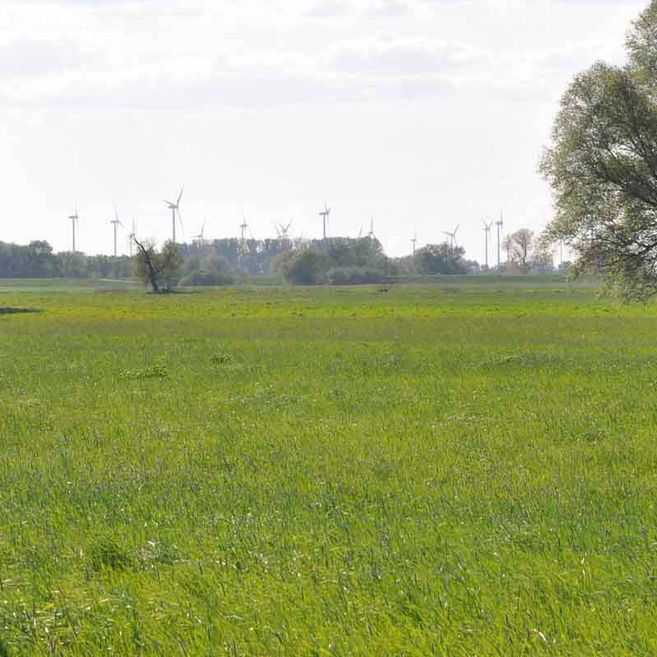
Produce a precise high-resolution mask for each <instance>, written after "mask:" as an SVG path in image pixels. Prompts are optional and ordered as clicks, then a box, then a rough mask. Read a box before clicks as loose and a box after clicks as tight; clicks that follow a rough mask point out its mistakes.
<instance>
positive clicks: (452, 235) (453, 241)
mask: <svg viewBox="0 0 657 657" xmlns="http://www.w3.org/2000/svg"><path fill="white" fill-rule="evenodd" d="M460 227H461V225H460V224H459V225H458V226H457V227H456V228H455V229H454V230H453V231H452V232H451V233H450V232H448V231H445V230H444V231H443V235H447V237H449V246H450V248H451V249H453V248H454V247H455V246H456V233H458V232H459V228H460Z"/></svg>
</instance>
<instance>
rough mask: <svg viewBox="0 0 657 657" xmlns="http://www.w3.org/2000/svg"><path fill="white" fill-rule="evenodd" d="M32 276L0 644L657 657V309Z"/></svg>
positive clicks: (12, 320) (5, 442)
mask: <svg viewBox="0 0 657 657" xmlns="http://www.w3.org/2000/svg"><path fill="white" fill-rule="evenodd" d="M109 289H110V290H112V291H111V292H107V291H106V292H105V293H102V294H101V293H98V292H97V291H94V289H93V288H84V287H78V288H76V289H57V288H55V287H53V288H52V289H40V288H39V287H38V286H37V285H36V284H35V285H30V284H26V285H22V286H19V285H17V286H12V285H8V286H6V287H4V288H3V291H2V292H1V293H0V306H2V307H3V308H5V309H31V310H37V311H39V312H31V313H21V312H6V313H4V314H0V362H1V363H2V367H1V368H0V482H2V485H1V486H0V655H2V657H7V656H11V657H14V656H19V655H20V656H23V655H25V656H36V657H39V656H43V657H45V656H46V655H62V656H71V657H73V656H80V657H81V656H83V655H84V656H87V655H140V656H144V657H146V656H149V657H150V656H155V655H161V656H167V657H170V656H172V655H180V656H188V657H192V656H193V657H196V656H201V655H203V656H210V655H229V656H233V657H237V656H239V655H243V656H247V655H248V656H251V655H279V656H289V657H299V656H308V657H310V656H314V657H320V656H329V655H333V656H336V657H337V656H340V657H347V656H365V655H386V656H398V657H402V656H404V657H427V656H428V655H436V656H441V657H474V656H475V655H479V656H481V657H488V656H490V655H501V656H502V655H503V656H505V657H506V656H516V655H517V656H520V655H532V656H533V655H546V656H547V655H551V656H569V657H572V656H578V655H582V656H584V655H586V656H593V655H597V656H600V657H610V656H615V655H618V656H621V655H628V656H629V655H633V656H645V657H649V656H653V655H655V654H657V596H656V592H657V502H656V500H657V449H656V448H655V427H656V422H657V404H656V399H657V397H656V395H657V311H656V309H655V308H654V307H652V306H629V307H628V306H625V307H623V306H617V305H614V304H612V303H611V302H610V301H602V300H599V299H597V298H596V297H595V294H594V292H593V291H592V290H591V289H588V288H586V287H577V288H575V287H568V286H567V285H565V284H563V283H546V284H544V285H542V286H536V285H535V284H534V285H532V283H531V282H528V281H524V280H519V281H518V283H517V284H515V283H512V282H509V281H508V280H507V281H506V282H505V283H500V282H499V281H495V280H490V281H488V283H485V284H478V285H473V284H470V283H468V281H467V280H463V281H461V282H459V283H458V284H452V285H435V286H432V287H428V286H427V287H394V288H392V289H391V290H390V291H389V292H387V293H381V292H379V291H378V288H377V287H376V286H369V287H368V286H366V287H360V288H351V289H345V288H315V289H307V288H298V289H294V290H287V289H282V288H272V289H266V290H263V289H225V290H205V291H203V292H201V293H189V294H175V295H169V296H166V297H157V296H154V295H147V294H145V293H143V292H142V291H139V290H129V289H126V290H121V289H114V288H109Z"/></svg>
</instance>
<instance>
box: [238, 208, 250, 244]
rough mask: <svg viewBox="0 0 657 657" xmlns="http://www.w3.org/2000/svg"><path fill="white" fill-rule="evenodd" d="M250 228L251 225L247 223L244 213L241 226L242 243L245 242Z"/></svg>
mask: <svg viewBox="0 0 657 657" xmlns="http://www.w3.org/2000/svg"><path fill="white" fill-rule="evenodd" d="M248 227H249V224H248V223H246V217H245V216H244V212H242V223H241V224H240V242H242V243H243V242H244V237H245V233H246V229H247V228H248Z"/></svg>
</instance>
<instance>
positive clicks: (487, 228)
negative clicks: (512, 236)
mask: <svg viewBox="0 0 657 657" xmlns="http://www.w3.org/2000/svg"><path fill="white" fill-rule="evenodd" d="M482 222H483V224H484V233H485V234H486V238H485V239H486V269H488V238H489V237H490V230H491V228H492V227H493V223H494V222H492V221H491V222H490V223H486V222H485V221H484V220H483V219H482Z"/></svg>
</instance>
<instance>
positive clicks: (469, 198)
mask: <svg viewBox="0 0 657 657" xmlns="http://www.w3.org/2000/svg"><path fill="white" fill-rule="evenodd" d="M646 4H647V0H317V1H313V0H307V1H301V0H268V1H266V2H263V1H261V2H255V1H252V0H48V1H47V2H44V1H38V0H0V176H1V177H0V185H1V188H2V200H3V213H4V220H3V221H2V222H1V223H0V226H1V228H0V239H1V240H4V241H17V242H21V243H23V242H27V241H29V240H31V239H47V240H48V241H50V242H51V243H52V244H53V245H54V247H55V248H56V249H58V250H63V249H68V248H70V228H69V224H68V223H67V219H66V217H67V216H68V215H69V214H70V213H71V211H72V210H73V207H74V204H75V203H77V204H78V207H79V214H80V232H79V242H78V246H79V248H80V249H81V250H84V251H87V252H89V253H96V252H105V253H109V252H110V251H111V248H112V234H111V229H112V227H111V226H110V224H109V220H110V219H111V218H112V214H113V210H112V206H113V203H116V205H117V207H118V211H119V213H120V216H121V218H122V219H123V221H124V223H125V225H126V226H128V227H129V225H130V223H131V221H132V219H133V217H134V219H135V220H136V221H137V227H138V233H139V234H140V235H141V236H143V237H152V238H156V239H164V238H165V237H167V236H168V235H169V233H170V221H169V211H168V210H167V208H166V206H165V205H164V203H163V202H162V199H163V198H170V197H175V196H176V195H177V193H178V191H179V189H180V187H181V185H182V184H183V183H184V184H185V185H186V189H185V194H184V196H183V200H182V204H181V209H182V214H183V220H184V226H185V236H186V237H187V239H189V238H190V235H193V234H195V233H197V232H198V231H199V230H200V227H201V225H202V224H203V222H204V221H205V222H206V225H205V235H206V237H208V238H212V237H224V236H236V235H237V234H238V232H239V228H238V226H239V224H240V223H241V216H242V212H244V214H245V216H246V217H247V220H248V222H249V224H250V230H251V232H252V234H253V236H254V237H256V238H263V237H266V236H273V235H274V234H275V228H274V224H275V223H277V222H284V223H287V222H288V221H290V220H291V221H292V222H293V224H292V230H291V232H292V234H294V235H303V236H304V237H318V236H320V235H321V218H320V217H319V216H318V214H317V213H318V211H319V210H320V209H321V206H322V205H323V203H324V201H326V202H327V203H328V204H329V205H330V206H331V207H332V210H333V211H332V214H331V223H330V228H329V231H330V234H331V235H347V236H357V235H358V233H359V230H360V229H361V226H362V227H363V231H365V232H366V231H367V230H368V229H369V222H370V217H374V231H375V234H376V235H377V237H379V239H380V240H381V241H382V243H383V245H384V247H385V249H386V251H387V252H388V253H390V254H393V255H401V254H404V253H408V252H409V251H410V249H411V245H410V239H411V238H412V236H413V233H414V232H415V231H416V232H417V236H418V244H419V245H421V244H424V243H429V242H438V241H441V240H442V239H443V238H444V236H443V235H442V231H446V230H451V229H452V228H453V227H454V226H455V225H456V224H459V223H460V224H461V233H460V236H459V241H460V242H461V243H462V244H463V245H464V246H465V247H466V249H467V252H468V256H469V257H471V258H475V259H477V260H480V261H483V258H484V254H483V231H482V230H481V228H482V226H481V221H482V219H484V218H485V219H495V218H497V216H498V215H499V213H500V211H501V210H503V211H504V215H505V220H506V227H508V229H509V231H510V230H513V229H516V228H520V227H524V226H528V227H531V228H533V229H536V230H540V229H541V227H542V226H544V225H545V223H546V222H547V221H548V220H549V218H550V213H551V203H550V192H549V189H548V187H547V185H546V184H545V183H544V181H543V180H542V179H541V178H540V176H539V175H538V173H537V164H538V161H539V158H540V155H541V151H542V148H543V146H544V145H546V144H547V142H548V139H549V133H550V127H551V124H552V120H553V117H554V114H555V112H556V110H557V107H558V102H559V98H560V96H561V93H562V92H563V90H564V89H565V87H566V85H567V84H568V82H569V80H570V79H571V78H572V76H573V75H574V74H575V73H577V72H578V71H580V70H583V69H585V68H587V67H588V66H589V65H590V64H591V63H593V62H594V61H595V60H596V59H605V60H608V61H614V62H622V60H623V56H624V38H625V34H626V32H627V30H628V28H629V26H630V23H631V21H632V20H633V19H634V18H636V16H637V15H638V14H639V12H640V11H641V9H642V8H643V7H645V6H646ZM121 244H122V247H123V250H127V239H126V238H125V235H124V236H123V239H122V242H121ZM491 253H492V249H491Z"/></svg>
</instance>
